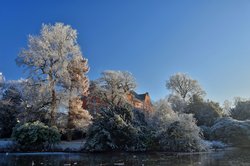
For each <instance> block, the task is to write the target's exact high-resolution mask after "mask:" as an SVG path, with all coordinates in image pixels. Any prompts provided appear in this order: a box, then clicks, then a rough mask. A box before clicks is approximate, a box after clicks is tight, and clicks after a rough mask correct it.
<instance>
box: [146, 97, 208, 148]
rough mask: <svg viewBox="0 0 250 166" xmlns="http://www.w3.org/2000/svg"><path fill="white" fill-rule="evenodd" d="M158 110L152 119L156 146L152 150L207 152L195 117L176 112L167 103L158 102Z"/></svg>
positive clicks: (153, 137)
mask: <svg viewBox="0 0 250 166" xmlns="http://www.w3.org/2000/svg"><path fill="white" fill-rule="evenodd" d="M156 108H158V109H156V112H155V115H154V116H153V118H152V126H153V127H152V129H153V130H154V132H153V136H152V139H153V142H154V146H153V147H151V149H154V150H163V151H170V152H194V151H204V150H206V148H207V147H206V145H205V144H204V141H203V140H202V138H201V137H202V132H201V130H200V128H199V127H198V126H197V125H196V120H195V119H194V118H193V115H191V114H184V113H176V112H174V111H173V110H172V109H171V107H170V106H169V104H168V103H167V101H165V102H164V101H161V102H158V104H157V105H156Z"/></svg>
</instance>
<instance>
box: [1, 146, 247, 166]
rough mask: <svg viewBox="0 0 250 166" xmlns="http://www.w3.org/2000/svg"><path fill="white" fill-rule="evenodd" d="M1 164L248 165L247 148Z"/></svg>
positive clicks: (25, 157) (57, 156) (5, 162)
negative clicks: (194, 152)
mask: <svg viewBox="0 0 250 166" xmlns="http://www.w3.org/2000/svg"><path fill="white" fill-rule="evenodd" d="M0 165H1V166H15V165H17V166H33V165H34V166H35V165H51V166H59V165H62V166H77V165H84V166H86V165H118V166H119V165H120V166H121V165H129V166H131V165H141V166H143V165H145V166H156V165H164V166H165V165H170V166H193V165H194V166H196V165H201V166H210V165H215V166H220V165H224V166H230V165H232V166H239V165H243V166H245V165H250V149H229V150H225V151H218V152H210V153H196V154H177V155H169V154H168V153H162V152H150V153H95V154H86V153H9V154H6V153H2V154H0Z"/></svg>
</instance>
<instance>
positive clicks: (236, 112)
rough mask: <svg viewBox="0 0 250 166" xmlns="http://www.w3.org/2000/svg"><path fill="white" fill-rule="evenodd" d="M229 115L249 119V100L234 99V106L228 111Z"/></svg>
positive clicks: (239, 118)
mask: <svg viewBox="0 0 250 166" xmlns="http://www.w3.org/2000/svg"><path fill="white" fill-rule="evenodd" d="M230 113H231V117H232V118H234V119H237V120H249V119H250V100H243V99H240V100H237V101H235V107H233V108H232V109H231V111H230Z"/></svg>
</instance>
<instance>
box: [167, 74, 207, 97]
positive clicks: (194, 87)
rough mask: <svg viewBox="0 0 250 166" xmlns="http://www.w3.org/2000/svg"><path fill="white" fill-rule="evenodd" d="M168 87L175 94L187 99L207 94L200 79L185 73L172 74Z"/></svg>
mask: <svg viewBox="0 0 250 166" xmlns="http://www.w3.org/2000/svg"><path fill="white" fill-rule="evenodd" d="M166 87H167V89H169V90H171V91H172V93H173V94H174V95H179V96H181V97H182V98H183V99H184V100H186V101H188V99H189V98H191V97H192V96H193V95H198V96H203V95H205V91H204V90H202V88H201V86H200V85H199V83H198V81H197V80H194V79H192V78H191V77H190V76H188V75H187V74H184V73H176V74H174V75H172V76H171V77H170V78H169V80H167V83H166Z"/></svg>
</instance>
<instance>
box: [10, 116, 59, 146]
mask: <svg viewBox="0 0 250 166" xmlns="http://www.w3.org/2000/svg"><path fill="white" fill-rule="evenodd" d="M12 138H13V140H14V141H17V143H18V144H19V145H20V147H21V149H25V150H41V149H44V148H48V147H50V146H51V145H54V144H56V143H59V142H60V138H61V135H60V133H59V131H58V129H57V128H56V127H48V126H46V125H44V124H43V123H41V122H39V121H36V122H32V123H25V124H23V125H19V124H18V125H17V126H16V127H15V128H14V129H13V133H12Z"/></svg>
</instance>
